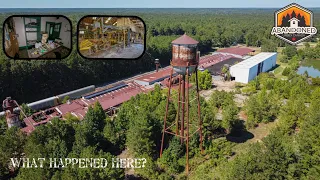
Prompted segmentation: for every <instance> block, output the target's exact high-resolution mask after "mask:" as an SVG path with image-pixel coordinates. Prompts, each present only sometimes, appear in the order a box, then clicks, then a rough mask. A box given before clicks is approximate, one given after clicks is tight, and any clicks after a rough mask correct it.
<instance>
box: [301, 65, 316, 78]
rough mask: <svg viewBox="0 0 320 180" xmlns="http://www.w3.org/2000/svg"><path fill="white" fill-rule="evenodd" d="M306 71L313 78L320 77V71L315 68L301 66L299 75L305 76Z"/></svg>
mask: <svg viewBox="0 0 320 180" xmlns="http://www.w3.org/2000/svg"><path fill="white" fill-rule="evenodd" d="M305 71H307V72H308V75H309V76H311V77H314V78H315V77H320V70H319V69H316V68H314V67H313V66H300V67H299V68H298V72H297V73H298V74H303V73H304V72H305Z"/></svg>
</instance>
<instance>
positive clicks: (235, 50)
mask: <svg viewBox="0 0 320 180" xmlns="http://www.w3.org/2000/svg"><path fill="white" fill-rule="evenodd" d="M254 52H255V50H253V49H250V48H247V47H230V48H224V49H219V50H217V52H214V53H213V54H223V55H232V56H234V57H236V58H242V59H246V58H247V57H250V56H252V55H253V53H254Z"/></svg>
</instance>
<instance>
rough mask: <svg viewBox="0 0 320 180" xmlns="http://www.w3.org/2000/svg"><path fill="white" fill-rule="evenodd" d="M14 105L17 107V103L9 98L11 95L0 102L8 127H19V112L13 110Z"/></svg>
mask: <svg viewBox="0 0 320 180" xmlns="http://www.w3.org/2000/svg"><path fill="white" fill-rule="evenodd" d="M16 107H18V105H17V103H16V101H15V100H12V99H11V97H7V98H6V99H5V100H4V101H3V102H2V108H3V110H4V111H5V113H6V120H7V124H8V127H9V128H11V127H13V126H17V127H20V120H19V114H16V113H15V112H14V108H16Z"/></svg>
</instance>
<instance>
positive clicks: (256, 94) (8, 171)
mask: <svg viewBox="0 0 320 180" xmlns="http://www.w3.org/2000/svg"><path fill="white" fill-rule="evenodd" d="M150 11H151V10H146V12H139V13H137V14H136V15H139V16H141V17H142V18H143V19H145V21H146V24H147V29H148V31H147V47H148V49H147V54H145V56H144V57H143V58H142V59H141V60H137V61H87V60H84V59H81V58H80V57H78V55H77V53H76V51H75V48H76V47H75V46H74V51H73V53H72V55H70V56H69V57H68V58H67V59H65V60H62V61H12V60H10V61H9V60H7V58H5V57H4V54H3V53H2V52H1V53H2V54H1V56H2V59H0V66H1V76H0V87H1V88H0V91H1V92H0V95H1V96H3V97H5V96H8V95H11V96H13V97H15V98H16V97H17V99H18V100H19V101H22V102H24V101H32V100H36V99H38V98H43V97H46V96H50V95H52V93H56V94H58V93H61V92H64V91H67V90H71V89H75V88H76V87H81V86H85V85H89V84H99V83H105V82H108V81H114V80H116V79H119V78H123V77H126V76H130V75H132V74H136V73H140V72H143V71H146V70H150V69H153V67H154V66H153V58H155V57H160V59H161V60H162V63H163V64H165V63H168V62H169V59H170V42H171V40H173V39H174V38H176V37H178V36H179V35H181V34H183V33H184V32H187V34H190V35H191V36H193V37H194V38H195V39H197V40H199V41H200V48H201V50H202V51H203V52H206V51H212V50H214V48H215V47H225V46H230V45H232V44H234V43H245V44H247V45H249V46H262V50H263V51H274V50H276V49H275V48H274V47H277V46H285V44H283V43H282V42H281V41H279V40H277V39H275V38H274V37H271V35H270V32H269V31H271V27H272V24H273V19H272V18H273V15H272V12H270V11H269V10H261V11H254V10H247V11H245V12H239V11H238V10H237V11H236V10H217V11H216V12H215V11H214V9H213V10H208V9H202V10H201V9H200V10H197V11H194V12H185V10H179V11H177V12H174V11H173V10H170V11H169V10H168V11H164V12H161V11H157V10H154V11H152V13H150ZM127 13H132V11H128V12H127ZM147 13H148V14H147ZM81 14H82V13H77V12H71V13H70V14H68V13H67V15H68V17H69V18H70V19H72V22H73V26H74V27H75V26H76V21H77V19H79V18H80V17H81ZM6 16H7V15H5V16H2V18H5V17H6ZM172 16H174V17H175V18H172ZM177 27H178V28H177ZM247 34H250V36H248V35H247ZM74 40H75V39H74ZM274 45H275V46H274ZM319 52H320V44H319V43H318V44H317V46H316V47H310V45H309V44H306V45H305V48H303V49H299V50H298V49H297V48H295V47H294V46H286V47H285V48H283V50H282V53H281V59H280V61H281V63H283V64H285V65H286V66H285V67H286V69H287V70H285V69H284V70H283V72H282V77H281V78H279V77H276V76H275V74H274V73H272V72H270V73H261V74H260V75H259V76H258V77H257V78H256V79H255V80H253V81H251V82H250V83H249V84H247V85H242V84H236V87H235V89H234V90H233V91H231V92H226V91H213V92H212V94H211V95H210V97H209V98H208V99H205V98H202V97H201V98H200V102H201V103H200V104H201V119H202V120H203V124H202V129H203V135H204V143H203V147H204V149H205V151H204V153H203V154H201V152H200V147H199V146H200V143H199V136H198V135H197V134H195V135H194V136H192V137H191V139H190V144H189V154H190V174H189V177H187V176H186V173H185V162H186V147H185V145H184V144H181V143H180V142H179V140H178V139H176V138H173V137H172V136H169V135H168V136H166V138H165V145H166V146H165V149H164V152H163V155H162V157H161V158H160V157H159V151H160V143H161V132H162V128H163V119H164V112H165V108H166V98H167V89H161V88H160V86H158V85H157V86H155V89H154V90H153V91H151V92H148V93H145V94H144V93H142V94H139V95H137V96H135V97H132V98H131V99H130V100H129V101H127V102H126V103H124V104H122V105H121V107H120V108H119V112H118V113H117V115H116V116H113V117H108V116H106V114H105V112H104V111H103V109H102V107H101V105H100V104H99V103H96V104H95V105H94V106H93V107H90V108H89V109H88V111H87V114H86V115H85V117H84V119H83V120H82V121H79V120H78V119H77V118H75V117H74V116H72V115H71V114H70V115H68V116H66V120H65V121H62V120H60V119H58V118H55V119H53V120H52V121H51V123H48V124H47V125H42V126H39V127H37V128H36V130H35V131H34V132H33V133H32V134H31V135H29V136H25V134H23V133H22V132H21V131H20V130H19V129H17V128H10V129H6V122H5V120H4V119H3V117H2V119H0V126H1V129H0V139H1V141H0V179H9V178H15V179H21V180H22V179H30V177H32V179H35V180H37V179H39V180H42V179H56V180H58V179H101V180H102V179H119V180H120V179H124V178H125V176H126V173H128V172H126V170H124V169H117V168H111V167H110V166H109V167H108V168H103V169H98V168H97V169H91V168H89V169H87V168H57V169H54V168H34V169H32V170H30V169H25V168H12V167H11V166H9V162H10V159H9V157H12V158H14V157H16V158H19V157H29V158H32V157H36V158H38V157H44V158H50V157H60V158H84V157H103V158H106V159H108V160H110V159H111V158H113V157H116V156H119V155H120V154H121V155H122V153H123V151H127V156H128V157H130V158H134V157H136V158H146V160H147V163H146V167H145V168H140V169H135V170H134V175H131V176H135V178H138V179H152V180H153V179H181V180H182V179H196V180H198V179H199V180H202V179H221V180H229V179H230V180H233V179H317V178H318V177H319V176H320V166H319V164H320V148H319V147H320V141H319V136H320V121H319V120H320V113H319V112H320V111H319V107H320V81H319V78H310V77H309V76H308V74H307V73H305V74H303V75H297V73H296V69H297V66H298V65H299V63H301V61H303V60H310V59H312V60H314V59H319V58H320V56H319V55H320V53H319ZM128 64H131V65H130V66H129V65H128ZM132 64H133V65H132ZM120 68H121V70H119V69H120ZM124 68H127V69H126V70H124ZM209 75H210V74H209V72H208V71H204V72H201V73H199V79H200V88H201V89H211V88H212V87H211V85H212V83H213V84H214V83H215V82H212V79H211V78H209ZM191 81H192V82H193V81H194V77H191ZM191 89H192V88H191ZM191 91H192V92H191V93H190V99H193V98H195V93H194V89H192V90H191ZM172 94H173V95H172V97H173V98H172V101H171V102H170V104H169V108H168V111H169V115H168V120H167V121H168V123H173V122H175V120H176V118H177V109H178V108H177V92H176V91H175V90H174V91H173V92H172ZM239 96H241V97H244V101H243V103H238V101H236V99H237V97H239ZM25 108H27V107H25ZM29 110H30V109H29ZM29 110H26V112H30V111H29ZM189 112H190V122H193V123H196V121H197V106H196V104H195V103H190V111H189ZM269 124H273V125H274V126H273V128H272V129H271V131H270V132H268V134H266V135H265V136H264V137H262V138H261V139H259V140H257V141H254V142H250V143H247V141H249V140H250V139H252V138H253V137H252V136H253V135H252V134H251V133H250V130H252V129H256V128H259V127H260V126H263V125H269ZM127 176H128V175H127Z"/></svg>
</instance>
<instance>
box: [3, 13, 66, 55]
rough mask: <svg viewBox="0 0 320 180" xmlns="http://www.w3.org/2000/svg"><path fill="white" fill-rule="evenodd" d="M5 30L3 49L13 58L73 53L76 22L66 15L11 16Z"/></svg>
mask: <svg viewBox="0 0 320 180" xmlns="http://www.w3.org/2000/svg"><path fill="white" fill-rule="evenodd" d="M3 33H4V34H3V35H4V37H3V39H4V40H3V43H4V44H3V49H4V51H5V54H6V55H7V56H8V57H9V58H12V59H63V58H66V57H67V56H69V54H70V53H71V49H72V39H71V35H72V26H71V21H70V20H69V19H68V18H66V17H65V16H61V15H57V16H53V15H41V16H40V15H39V16H34V15H32V16H30V15H26V16H25V15H19V16H10V17H9V18H7V19H6V20H5V21H4V26H3Z"/></svg>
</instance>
